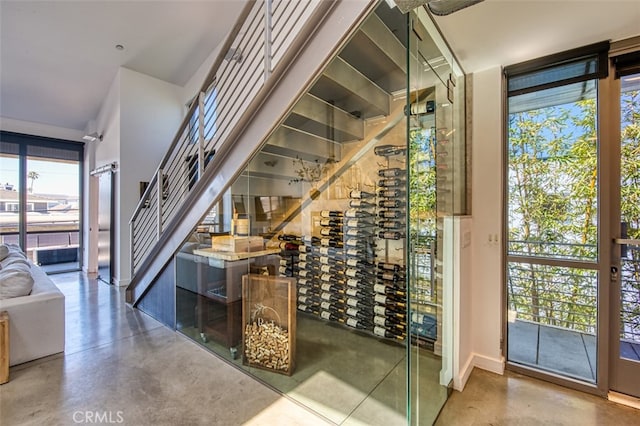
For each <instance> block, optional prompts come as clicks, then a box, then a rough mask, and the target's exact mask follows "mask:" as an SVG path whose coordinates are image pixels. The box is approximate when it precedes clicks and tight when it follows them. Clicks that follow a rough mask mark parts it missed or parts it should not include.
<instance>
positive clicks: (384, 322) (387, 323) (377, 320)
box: [373, 315, 407, 331]
mask: <svg viewBox="0 0 640 426" xmlns="http://www.w3.org/2000/svg"><path fill="white" fill-rule="evenodd" d="M373 323H374V324H375V325H379V326H381V327H385V328H386V329H392V328H398V329H400V330H402V331H404V330H405V329H406V328H407V325H406V324H402V323H400V322H396V321H394V320H392V319H391V318H387V317H379V316H377V315H376V316H375V317H373Z"/></svg>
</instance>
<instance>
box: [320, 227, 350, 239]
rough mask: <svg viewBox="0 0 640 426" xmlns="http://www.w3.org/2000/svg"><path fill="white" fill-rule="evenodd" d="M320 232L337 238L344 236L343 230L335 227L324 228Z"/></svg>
mask: <svg viewBox="0 0 640 426" xmlns="http://www.w3.org/2000/svg"><path fill="white" fill-rule="evenodd" d="M320 234H321V235H323V236H325V237H335V238H342V237H343V235H344V234H343V233H342V231H341V230H339V229H335V228H322V229H321V230H320Z"/></svg>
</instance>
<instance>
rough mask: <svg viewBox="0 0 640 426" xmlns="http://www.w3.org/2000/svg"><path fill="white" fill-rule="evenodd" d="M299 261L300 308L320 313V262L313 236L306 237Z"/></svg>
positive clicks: (303, 310) (315, 313) (301, 247)
mask: <svg viewBox="0 0 640 426" xmlns="http://www.w3.org/2000/svg"><path fill="white" fill-rule="evenodd" d="M303 240H304V244H303V245H301V246H300V255H299V260H300V262H299V263H298V268H299V271H298V301H297V302H298V303H297V304H298V310H299V311H302V312H307V313H310V314H314V315H319V314H320V273H319V272H320V267H319V265H320V262H319V256H318V253H317V252H316V251H315V247H316V246H314V245H312V241H311V237H309V238H307V237H304V238H303Z"/></svg>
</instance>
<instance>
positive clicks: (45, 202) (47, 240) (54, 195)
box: [25, 157, 80, 272]
mask: <svg viewBox="0 0 640 426" xmlns="http://www.w3.org/2000/svg"><path fill="white" fill-rule="evenodd" d="M26 172H27V224H26V225H27V246H26V250H25V251H26V253H27V255H28V256H29V257H30V258H31V259H32V260H33V261H34V263H36V264H38V265H41V266H43V269H44V270H45V271H47V272H53V271H62V270H74V269H77V268H78V265H79V245H80V210H79V204H80V183H79V177H80V169H79V163H78V162H77V161H71V160H66V161H65V160H45V159H42V158H38V157H27V171H26Z"/></svg>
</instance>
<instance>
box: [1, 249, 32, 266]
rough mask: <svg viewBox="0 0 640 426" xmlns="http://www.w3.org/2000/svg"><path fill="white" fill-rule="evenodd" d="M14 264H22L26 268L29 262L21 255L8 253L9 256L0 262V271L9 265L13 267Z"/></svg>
mask: <svg viewBox="0 0 640 426" xmlns="http://www.w3.org/2000/svg"><path fill="white" fill-rule="evenodd" d="M14 264H22V265H25V266H26V267H29V266H30V265H29V261H28V260H27V258H26V257H24V256H22V254H20V253H16V252H13V251H9V254H8V255H7V257H5V258H4V259H3V260H2V261H0V269H5V268H6V267H8V266H9V265H14Z"/></svg>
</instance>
